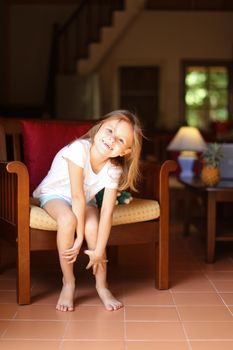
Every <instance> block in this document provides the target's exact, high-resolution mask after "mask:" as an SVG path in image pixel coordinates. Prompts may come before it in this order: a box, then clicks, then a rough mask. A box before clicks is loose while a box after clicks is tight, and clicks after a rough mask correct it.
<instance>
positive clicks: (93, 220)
mask: <svg viewBox="0 0 233 350" xmlns="http://www.w3.org/2000/svg"><path fill="white" fill-rule="evenodd" d="M98 223H99V215H98V210H97V208H95V207H94V206H87V210H86V223H85V239H86V242H87V245H88V249H90V250H94V249H95V246H96V240H97V233H98ZM95 279H96V290H97V293H98V294H99V297H100V299H101V301H102V302H103V304H104V306H105V307H106V309H107V310H110V311H113V310H118V309H120V308H121V307H122V306H123V304H122V303H121V302H120V301H119V300H117V299H116V298H115V297H114V296H113V295H112V293H111V292H110V290H109V289H108V284H107V264H106V263H103V265H102V267H101V266H100V267H99V268H98V269H97V272H96V274H95Z"/></svg>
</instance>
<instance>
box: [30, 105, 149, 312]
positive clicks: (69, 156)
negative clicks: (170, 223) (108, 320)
mask: <svg viewBox="0 0 233 350" xmlns="http://www.w3.org/2000/svg"><path fill="white" fill-rule="evenodd" d="M141 142H142V131H141V127H140V124H139V121H138V119H137V118H136V117H135V115H133V114H132V113H130V112H128V111H126V110H118V111H114V112H111V113H109V114H107V115H106V116H105V118H104V119H103V120H102V121H100V122H98V123H97V124H96V125H95V126H94V127H92V128H91V129H90V130H89V132H88V133H87V134H85V135H84V136H83V137H82V138H80V139H77V140H75V141H73V142H72V143H71V144H69V145H67V146H65V147H64V148H62V149H61V150H60V151H59V152H58V153H57V155H56V156H55V158H54V160H53V163H52V166H51V169H50V170H49V172H48V174H47V176H46V177H45V178H44V180H43V181H42V182H41V183H40V185H39V186H38V187H37V188H36V190H35V191H34V193H33V196H34V197H36V198H39V201H40V205H41V207H43V208H44V209H45V210H46V211H47V212H48V213H49V215H51V217H53V218H54V219H55V220H56V222H57V246H58V252H59V259H60V265H61V270H62V273H63V287H62V290H61V294H60V297H59V300H58V303H57V306H56V309H57V310H60V311H73V310H74V305H73V299H74V291H75V278H74V273H73V264H74V262H75V260H76V259H77V256H78V254H79V252H80V248H81V246H82V243H83V240H84V239H85V240H86V242H87V246H88V250H86V251H85V253H86V254H87V255H88V256H89V259H90V260H89V263H88V265H87V268H91V267H92V269H93V273H94V275H95V279H96V289H97V293H98V294H99V297H100V299H101V300H102V302H103V304H104V305H105V307H106V309H107V310H117V309H119V308H121V307H122V303H121V302H120V301H118V300H117V299H116V298H115V297H114V296H113V295H112V294H111V292H110V291H109V289H108V287H107V280H106V275H107V273H106V262H107V260H106V254H105V248H106V245H107V241H108V237H109V233H110V230H111V224H112V213H113V209H114V205H115V201H116V195H117V191H118V190H123V189H126V188H128V187H130V188H131V189H133V190H135V183H136V180H137V176H138V164H139V157H140V151H141ZM103 188H105V191H104V197H103V202H102V207H101V210H100V213H99V210H98V209H97V206H96V202H95V195H96V193H97V192H99V191H100V190H101V189H103ZM75 233H76V235H75Z"/></svg>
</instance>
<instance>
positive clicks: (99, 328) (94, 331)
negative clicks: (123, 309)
mask: <svg viewBox="0 0 233 350" xmlns="http://www.w3.org/2000/svg"><path fill="white" fill-rule="evenodd" d="M64 339H83V340H92V339H96V340H103V339H106V340H122V339H124V323H123V322H114V321H112V322H108V321H105V322H102V321H96V322H95V321H87V322H84V321H70V322H69V324H68V326H67V329H66V333H65V336H64Z"/></svg>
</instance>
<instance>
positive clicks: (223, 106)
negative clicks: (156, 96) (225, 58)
mask: <svg viewBox="0 0 233 350" xmlns="http://www.w3.org/2000/svg"><path fill="white" fill-rule="evenodd" d="M228 89H229V73H228V69H227V67H224V66H194V67H193V66H189V67H188V66H187V67H186V70H185V117H186V121H187V124H188V125H190V126H195V127H198V128H200V129H204V130H205V129H206V130H207V129H209V126H210V124H211V123H212V122H225V121H227V120H228V119H229V112H228V94H229V92H228Z"/></svg>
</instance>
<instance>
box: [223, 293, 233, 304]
mask: <svg viewBox="0 0 233 350" xmlns="http://www.w3.org/2000/svg"><path fill="white" fill-rule="evenodd" d="M220 296H221V297H222V298H223V301H224V303H226V304H227V305H233V293H220Z"/></svg>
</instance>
